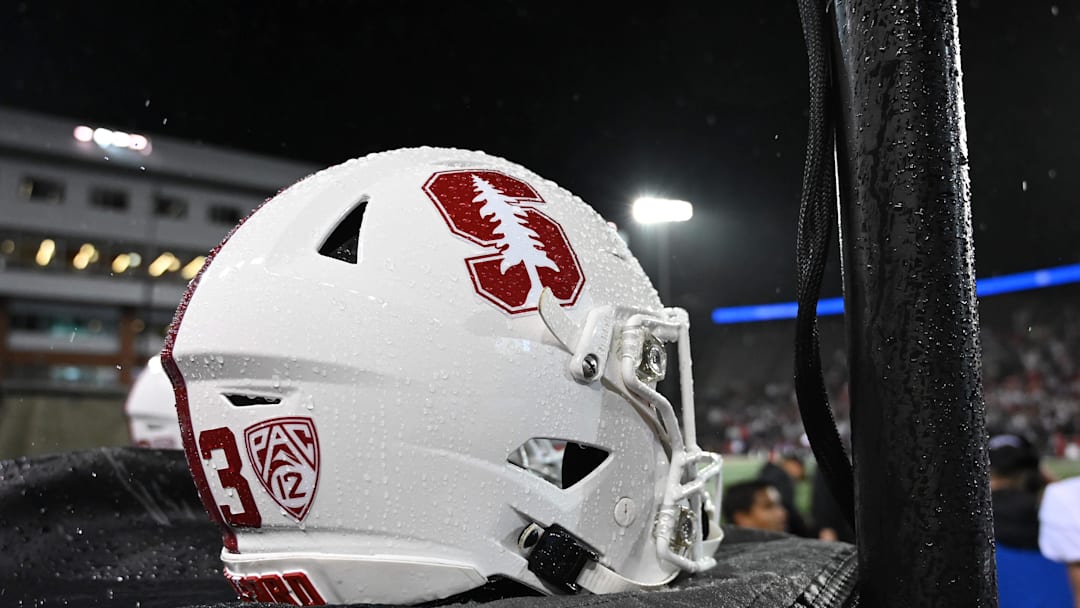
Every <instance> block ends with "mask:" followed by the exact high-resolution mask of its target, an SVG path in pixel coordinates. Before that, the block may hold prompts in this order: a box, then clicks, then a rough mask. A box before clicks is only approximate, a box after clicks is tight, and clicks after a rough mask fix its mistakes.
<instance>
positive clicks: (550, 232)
mask: <svg viewBox="0 0 1080 608" xmlns="http://www.w3.org/2000/svg"><path fill="white" fill-rule="evenodd" d="M424 192H426V193H427V195H428V198H430V199H431V201H432V202H433V203H435V207H436V208H437V209H438V210H439V213H440V214H442V217H443V219H444V220H446V224H447V225H448V226H449V227H450V231H451V232H453V233H454V234H456V235H458V236H460V237H462V238H464V239H465V240H467V241H469V242H472V243H475V244H477V245H480V246H481V247H483V248H484V249H485V250H486V252H485V253H483V254H481V255H477V256H473V257H469V258H466V259H465V264H466V266H467V267H468V269H469V277H470V278H471V279H472V282H473V286H474V287H475V288H476V292H477V293H478V294H480V296H482V297H483V298H485V299H486V300H488V301H489V302H491V303H492V304H494V305H496V306H498V307H499V308H501V309H502V310H504V311H506V312H508V313H510V314H518V313H524V312H532V311H535V310H536V309H537V302H538V301H539V299H540V292H541V291H542V290H543V288H544V287H548V288H550V289H551V291H552V294H553V295H554V296H555V297H556V298H557V299H558V300H559V301H560V303H561V304H562V305H563V306H570V305H572V304H574V302H576V301H577V298H578V295H580V294H581V288H582V286H583V285H584V284H585V276H584V275H583V274H582V272H581V264H579V263H578V259H577V254H575V253H574V249H573V247H571V246H570V241H569V240H568V239H567V238H566V233H565V232H563V229H562V226H560V225H559V224H558V223H557V222H555V220H553V219H551V218H550V217H548V216H547V215H545V214H544V213H543V212H542V211H540V207H539V206H540V205H543V204H545V203H544V199H542V198H541V197H540V194H539V193H537V192H536V190H535V189H533V187H532V186H530V185H529V184H527V183H525V182H523V181H521V180H519V179H517V178H514V177H510V176H509V175H506V174H504V173H500V172H498V171H490V170H476V171H443V172H440V173H436V174H435V175H432V176H431V178H430V179H428V181H427V183H426V184H424Z"/></svg>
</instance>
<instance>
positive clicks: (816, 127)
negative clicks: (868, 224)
mask: <svg viewBox="0 0 1080 608" xmlns="http://www.w3.org/2000/svg"><path fill="white" fill-rule="evenodd" d="M826 6H827V4H826V2H824V1H823V0H799V13H800V16H801V17H802V24H803V37H804V38H805V39H806V51H807V56H808V59H809V69H810V124H809V133H808V137H807V143H806V165H805V168H804V170H803V185H802V189H803V190H802V200H801V202H800V206H799V227H798V235H797V239H796V247H795V249H796V263H797V265H798V283H797V285H796V299H797V301H798V307H799V310H798V315H797V317H796V320H795V394H796V396H797V398H798V402H799V414H800V416H802V421H803V427H804V428H805V429H806V436H807V438H808V439H809V440H810V447H811V449H812V450H813V452H814V457H815V458H816V459H817V466H818V468H819V469H821V472H822V474H823V475H824V476H825V482H826V484H827V485H828V487H829V490H830V492H832V495H833V498H834V499H835V500H836V503H837V504H838V505H839V507H840V511H841V513H843V515H844V517H845V518H846V519H847V521H848V523H850V524H852V526H854V525H855V515H854V513H855V494H854V482H853V479H852V473H851V463H850V462H849V461H848V458H847V454H846V452H845V451H844V444H843V442H842V441H841V439H840V433H839V432H838V431H837V428H836V421H835V419H834V418H833V413H832V409H831V408H830V407H829V395H828V392H827V391H826V389H825V379H824V377H823V375H822V371H821V349H820V346H819V343H818V327H817V304H818V299H819V297H820V296H821V282H822V279H823V277H824V275H825V261H826V259H827V256H828V253H829V246H830V245H831V243H832V232H833V227H834V226H835V225H836V168H835V166H834V162H833V150H834V146H833V131H834V121H833V117H832V113H831V109H832V107H833V96H832V95H831V93H830V91H831V88H832V78H831V75H830V73H831V49H832V41H831V37H827V36H826V33H825V32H826V28H825V10H826Z"/></svg>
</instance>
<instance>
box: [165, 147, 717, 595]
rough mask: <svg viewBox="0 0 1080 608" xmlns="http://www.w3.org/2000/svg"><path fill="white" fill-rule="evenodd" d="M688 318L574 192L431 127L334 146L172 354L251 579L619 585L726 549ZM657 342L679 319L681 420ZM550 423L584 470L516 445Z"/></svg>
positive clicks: (547, 449)
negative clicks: (419, 140)
mask: <svg viewBox="0 0 1080 608" xmlns="http://www.w3.org/2000/svg"><path fill="white" fill-rule="evenodd" d="M687 326H688V322H687V320H686V313H685V312H684V311H681V310H678V309H665V308H663V306H662V305H661V303H660V301H659V299H658V297H657V294H656V291H655V289H653V287H652V284H651V283H650V282H649V280H648V278H647V277H646V276H645V274H644V273H643V272H642V270H641V267H640V265H639V264H638V262H637V260H636V259H635V258H634V257H633V256H632V255H631V254H630V252H629V250H628V249H627V247H626V245H625V243H624V242H623V241H622V240H621V239H620V238H619V237H618V235H617V233H616V232H615V230H614V229H612V228H611V226H609V225H608V223H606V222H605V221H604V220H603V219H602V218H601V217H600V216H599V215H598V214H597V213H596V212H595V211H593V209H592V208H590V207H589V206H588V205H586V204H585V203H584V202H582V201H581V200H580V199H578V198H577V197H575V196H573V195H572V194H571V193H569V192H567V191H566V190H564V189H562V188H560V187H558V186H557V185H556V184H554V183H553V182H551V181H548V180H545V179H543V178H541V177H539V176H537V175H535V174H534V173H532V172H530V171H528V170H527V169H525V168H523V167H521V166H519V165H515V164H512V163H510V162H507V161H505V160H503V159H500V158H496V157H492V156H490V155H487V154H484V153H481V152H471V151H463V150H452V149H436V148H418V149H405V150H397V151H393V152H386V153H380V154H373V155H370V156H367V157H364V158H361V159H356V160H352V161H349V162H346V163H344V164H341V165H338V166H335V167H331V168H329V169H327V170H324V171H322V172H320V173H318V174H316V175H313V176H311V177H309V178H307V179H305V180H303V181H301V182H299V183H297V184H295V185H293V186H292V187H290V188H288V189H287V190H285V191H283V192H282V193H280V194H279V195H278V196H276V197H275V198H273V199H271V200H269V201H268V202H267V203H266V204H264V205H263V206H262V207H260V208H259V209H258V210H256V212H255V213H253V214H252V215H251V216H250V217H249V218H248V219H247V220H245V221H244V222H241V224H240V225H239V226H238V227H237V228H236V229H235V230H234V231H233V232H232V233H231V234H230V236H229V237H227V238H226V240H225V242H224V243H223V244H222V246H221V247H219V249H218V250H216V251H215V252H213V253H212V254H211V256H210V258H209V259H208V260H207V263H206V264H205V266H204V268H203V271H202V272H201V273H200V275H199V276H198V277H196V279H195V280H194V281H192V283H191V285H190V286H189V289H188V293H187V294H186V296H185V299H184V302H183V303H182V304H181V306H180V308H179V309H178V310H177V314H176V317H175V319H174V321H173V325H172V327H171V329H170V335H169V338H168V339H167V341H166V346H165V349H164V351H163V357H164V364H165V366H166V370H167V371H168V372H169V375H170V377H171V378H172V380H173V383H174V385H175V387H176V389H177V399H178V411H179V412H180V422H181V426H182V428H183V433H184V439H185V448H186V450H187V455H188V460H189V464H190V465H191V468H192V473H193V476H194V478H195V481H196V486H197V487H198V488H199V490H200V494H201V496H202V498H203V501H204V504H205V506H206V508H207V510H208V512H209V513H210V514H211V516H212V517H213V518H215V519H216V520H217V521H218V522H219V523H221V524H222V527H223V531H224V537H225V549H224V550H223V552H222V557H223V560H224V562H225V567H226V572H227V575H228V576H229V577H230V579H231V580H232V581H233V582H234V584H235V586H236V587H237V589H238V591H239V592H240V593H241V594H242V595H244V596H246V597H249V598H251V599H260V600H267V601H289V602H293V603H305V602H307V603H320V602H330V603H334V602H386V603H416V602H421V601H426V600H431V599H437V598H445V597H448V596H451V595H455V594H458V593H462V592H466V591H468V590H470V589H474V588H476V587H479V586H481V585H484V584H485V583H487V582H489V581H492V580H499V579H504V580H511V581H515V582H517V583H520V584H522V585H525V586H528V587H531V588H532V589H534V590H538V591H541V592H545V593H565V592H573V591H577V590H579V589H586V590H589V591H593V592H604V591H614V590H621V589H631V588H643V587H644V588H650V587H657V586H661V585H663V584H666V583H667V582H669V581H670V580H671V579H672V578H674V576H675V575H676V574H678V573H679V572H680V571H683V570H691V571H694V570H700V569H703V568H707V567H709V566H711V565H712V563H714V562H713V560H712V557H711V555H712V553H713V552H714V551H715V544H716V543H717V542H718V541H719V536H718V532H719V526H717V525H715V520H714V516H713V513H714V511H715V509H714V504H713V502H714V499H716V498H718V496H717V495H715V494H709V492H708V491H707V490H706V485H707V484H706V483H705V482H706V481H709V482H715V481H716V480H718V478H719V469H720V462H719V457H717V456H715V455H713V454H708V453H705V452H702V451H701V450H700V449H699V448H698V447H697V445H696V442H695V441H694V440H693V393H692V385H691V384H690V382H689V368H690V359H689V345H688V342H687V335H688V334H687ZM662 342H678V343H679V344H678V347H679V353H680V363H681V365H680V372H681V373H682V375H683V376H682V385H683V386H682V390H683V406H684V411H683V423H684V424H683V429H684V431H685V432H681V431H680V429H679V423H678V422H677V421H676V419H675V416H674V413H673V412H672V408H671V405H670V403H669V402H668V401H667V399H665V398H664V397H663V396H661V395H659V394H658V393H656V392H655V391H654V390H653V388H654V387H655V381H656V379H657V377H658V376H657V373H653V372H650V371H649V369H651V368H650V365H651V366H653V367H657V366H660V368H661V369H659V370H654V371H656V372H658V374H659V375H662V373H663V369H662V365H663V349H662V347H658V346H657V345H659V344H661V343H662ZM650 349H652V350H650ZM650 374H651V375H650ZM687 406H689V409H687ZM530 441H533V442H534V443H533V444H531V445H532V447H531V448H529V447H527V446H529V445H530V443H529V442H530ZM543 441H548V442H549V444H544V443H543ZM552 441H554V442H556V443H554V444H551V443H550V442H552ZM537 442H539V443H537ZM553 445H557V446H558V447H560V448H561V447H562V446H563V445H570V446H572V447H574V448H576V449H578V451H580V452H582V453H587V454H590V455H591V456H590V457H589V458H585V459H581V458H578V459H577V461H575V463H574V467H577V468H578V469H580V468H581V466H583V465H582V462H586V461H587V462H586V466H585V469H583V470H580V471H578V472H576V473H573V474H572V477H573V479H570V477H567V479H566V480H564V481H568V482H572V485H571V483H565V484H564V483H561V482H560V481H559V479H557V478H556V479H554V480H553V479H552V477H551V476H550V475H547V476H545V475H541V474H538V473H537V472H536V471H531V470H529V468H528V467H526V466H523V465H522V462H521V455H522V454H524V453H525V452H523V448H524V449H526V451H528V450H530V449H531V450H532V452H530V453H532V454H534V455H535V454H538V453H541V452H542V453H543V454H544V455H545V456H550V455H551V450H552V449H553V448H552V446H553ZM537 446H540V448H542V449H541V450H540V452H537V451H536V450H537ZM560 451H562V450H561V449H560ZM569 451H572V450H568V452H569ZM596 455H599V457H598V458H596V457H595V456H596ZM566 458H569V456H567V457H566ZM569 466H570V465H569V464H567V463H563V468H568V467H569ZM699 471H700V472H699ZM562 485H566V486H568V487H565V488H564V487H560V486H562ZM702 515H704V516H705V518H707V519H713V521H712V524H713V525H711V526H709V525H708V524H706V523H703V522H702V519H703V517H702Z"/></svg>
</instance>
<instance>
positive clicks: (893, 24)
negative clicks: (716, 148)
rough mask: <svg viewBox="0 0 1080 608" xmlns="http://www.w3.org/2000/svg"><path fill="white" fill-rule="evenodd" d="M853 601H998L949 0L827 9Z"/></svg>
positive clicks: (867, 0) (850, 1) (842, 4)
mask: <svg viewBox="0 0 1080 608" xmlns="http://www.w3.org/2000/svg"><path fill="white" fill-rule="evenodd" d="M833 1H834V2H835V14H834V15H833V17H834V18H835V21H834V24H835V29H832V28H830V30H831V31H832V32H834V34H833V35H832V36H831V37H832V40H833V44H834V48H835V49H836V52H835V53H834V62H833V83H834V84H833V87H834V88H833V90H834V91H835V92H836V94H837V99H838V102H839V103H838V108H839V114H838V121H837V152H838V153H837V158H838V159H840V160H839V162H838V165H839V166H838V169H839V177H840V179H839V182H840V246H841V260H842V265H843V274H844V299H845V306H844V308H845V322H846V324H847V340H848V361H849V368H850V373H851V384H850V387H851V389H850V390H851V423H852V456H853V461H854V474H855V506H856V528H857V530H858V536H857V546H858V555H859V595H860V601H861V602H862V603H863V604H864V605H868V606H875V607H878V606H880V607H886V608H887V607H897V608H900V607H904V608H906V607H909V606H943V607H944V606H948V607H951V608H953V607H980V608H995V607H996V606H997V580H996V569H995V562H994V544H993V542H994V541H993V514H992V510H991V506H990V488H989V481H988V480H989V474H988V468H989V458H988V450H987V435H986V428H985V423H986V412H985V405H984V403H983V398H982V382H981V355H980V347H979V320H978V309H977V303H976V297H975V268H974V266H975V264H974V245H973V239H972V228H971V204H970V196H971V195H970V184H969V181H968V159H967V141H966V134H965V127H964V118H963V116H964V113H963V112H964V111H963V95H962V89H961V78H960V47H959V40H958V27H957V14H956V5H955V0H890V1H889V2H878V1H877V0H833Z"/></svg>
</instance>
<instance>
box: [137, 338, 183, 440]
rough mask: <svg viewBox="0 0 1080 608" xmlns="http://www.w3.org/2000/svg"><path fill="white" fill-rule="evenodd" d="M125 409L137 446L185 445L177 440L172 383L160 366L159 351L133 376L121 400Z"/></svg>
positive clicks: (178, 431) (178, 428)
mask: <svg viewBox="0 0 1080 608" xmlns="http://www.w3.org/2000/svg"><path fill="white" fill-rule="evenodd" d="M124 413H125V414H126V415H127V419H128V430H129V431H130V433H131V442H132V443H133V444H135V445H136V446H139V447H143V448H159V449H166V450H179V449H181V448H183V447H184V446H183V444H182V443H181V442H180V425H179V424H178V423H177V420H176V400H175V399H174V397H173V387H172V384H170V383H169V377H168V376H166V375H165V371H164V370H162V369H161V359H160V357H159V356H158V355H154V356H153V357H150V360H149V361H147V362H146V369H144V370H143V371H142V373H140V374H139V377H138V378H136V379H135V384H134V385H133V386H132V387H131V391H130V392H129V393H128V395H127V400H126V401H125V402H124Z"/></svg>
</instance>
